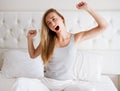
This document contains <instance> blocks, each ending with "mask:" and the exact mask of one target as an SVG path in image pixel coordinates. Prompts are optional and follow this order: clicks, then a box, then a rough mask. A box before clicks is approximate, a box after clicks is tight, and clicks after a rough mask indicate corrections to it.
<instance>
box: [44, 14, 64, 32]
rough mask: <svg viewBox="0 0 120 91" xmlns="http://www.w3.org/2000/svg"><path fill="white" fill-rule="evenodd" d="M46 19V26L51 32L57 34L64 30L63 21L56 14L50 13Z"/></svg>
mask: <svg viewBox="0 0 120 91" xmlns="http://www.w3.org/2000/svg"><path fill="white" fill-rule="evenodd" d="M45 19H46V20H45V21H46V24H47V26H48V27H49V28H50V30H52V31H54V32H56V33H57V32H60V31H61V30H62V29H63V28H64V23H63V19H62V18H61V17H60V16H59V15H58V14H56V13H55V12H51V13H49V14H48V15H47V16H46V18H45Z"/></svg>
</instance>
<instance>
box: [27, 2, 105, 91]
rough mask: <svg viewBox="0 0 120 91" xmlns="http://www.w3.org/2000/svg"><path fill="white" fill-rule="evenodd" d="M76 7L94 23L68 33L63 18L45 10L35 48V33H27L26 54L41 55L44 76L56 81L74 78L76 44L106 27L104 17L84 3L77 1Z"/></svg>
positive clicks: (32, 31)
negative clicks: (90, 26)
mask: <svg viewBox="0 0 120 91" xmlns="http://www.w3.org/2000/svg"><path fill="white" fill-rule="evenodd" d="M76 8H77V9H83V10H85V11H87V12H88V13H89V14H90V15H91V16H92V17H93V18H94V19H95V21H96V22H97V24H98V25H97V26H96V27H93V28H91V29H89V30H86V31H84V32H78V33H76V34H71V33H69V32H67V30H66V26H65V20H64V17H63V16H62V15H61V14H60V13H58V12H57V11H56V10H55V9H49V10H48V11H46V12H45V14H44V16H43V20H42V30H41V42H40V44H39V45H38V47H37V48H36V49H35V48H34V45H33V37H34V36H35V35H36V33H37V32H36V30H30V31H29V32H28V35H27V37H28V51H29V54H30V56H31V58H35V57H37V56H39V55H41V57H42V60H43V62H44V64H45V76H46V77H48V78H52V79H57V80H69V79H74V78H75V77H74V75H73V64H74V62H75V57H76V52H77V44H78V43H80V42H82V41H84V40H87V39H90V38H92V37H95V36H96V35H98V34H99V33H101V32H102V31H104V30H105V29H106V27H107V22H106V21H105V19H104V18H103V17H101V16H100V15H98V14H97V13H96V12H95V11H94V10H92V9H91V8H90V7H89V6H88V5H87V3H86V2H80V3H78V4H77V5H76ZM70 89H71V88H70Z"/></svg>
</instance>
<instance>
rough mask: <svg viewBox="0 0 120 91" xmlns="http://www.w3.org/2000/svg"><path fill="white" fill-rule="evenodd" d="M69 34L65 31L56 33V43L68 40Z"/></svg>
mask: <svg viewBox="0 0 120 91" xmlns="http://www.w3.org/2000/svg"><path fill="white" fill-rule="evenodd" d="M70 36H71V34H70V33H69V32H67V31H61V32H59V33H57V40H58V41H65V40H66V39H69V38H70Z"/></svg>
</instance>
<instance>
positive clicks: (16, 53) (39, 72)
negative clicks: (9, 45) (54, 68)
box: [1, 50, 44, 78]
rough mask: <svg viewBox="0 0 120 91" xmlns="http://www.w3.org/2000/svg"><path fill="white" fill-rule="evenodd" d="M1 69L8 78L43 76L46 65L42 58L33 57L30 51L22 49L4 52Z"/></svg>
mask: <svg viewBox="0 0 120 91" xmlns="http://www.w3.org/2000/svg"><path fill="white" fill-rule="evenodd" d="M1 71H2V74H3V75H5V76H6V77H8V78H16V77H32V78H41V77H43V76H44V66H43V62H42V60H41V58H40V57H36V58H34V59H31V58H30V57H29V54H28V52H25V51H20V50H11V51H6V52H4V54H3V65H2V69H1Z"/></svg>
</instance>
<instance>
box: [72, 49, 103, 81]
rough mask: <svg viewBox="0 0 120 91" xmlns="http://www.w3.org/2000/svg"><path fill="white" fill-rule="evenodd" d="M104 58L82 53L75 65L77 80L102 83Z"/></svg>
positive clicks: (79, 53) (86, 52)
mask: <svg viewBox="0 0 120 91" xmlns="http://www.w3.org/2000/svg"><path fill="white" fill-rule="evenodd" d="M102 59H103V57H102V56H101V55H98V54H95V53H92V52H88V51H80V52H78V54H77V59H76V63H75V70H74V73H75V76H76V79H77V80H85V81H100V80H101V71H102V66H101V62H102Z"/></svg>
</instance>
